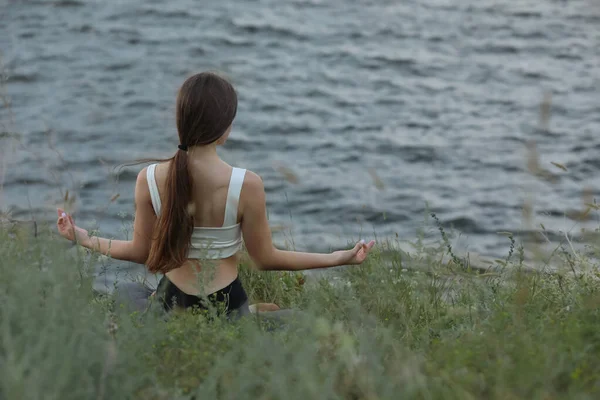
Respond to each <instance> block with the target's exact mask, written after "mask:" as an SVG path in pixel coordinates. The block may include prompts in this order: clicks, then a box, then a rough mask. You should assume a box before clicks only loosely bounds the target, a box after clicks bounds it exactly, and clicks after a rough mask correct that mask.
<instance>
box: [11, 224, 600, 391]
mask: <svg viewBox="0 0 600 400" xmlns="http://www.w3.org/2000/svg"><path fill="white" fill-rule="evenodd" d="M50 231H51V229H49V228H48V227H40V228H39V229H38V235H37V237H34V236H33V235H31V234H29V233H26V232H25V231H24V230H19V229H18V228H17V227H14V226H13V227H9V226H5V227H4V228H2V229H0V274H1V277H2V278H1V279H0V286H1V288H0V298H1V304H2V305H1V307H0V365H1V368H2V374H0V398H2V399H191V398H194V399H204V398H219V399H246V398H248V399H251V398H257V399H286V400H293V399H397V398H415V399H478V398H486V399H513V398H526V399H556V398H561V399H562V398H578V399H585V398H589V399H595V398H598V397H599V396H600V281H599V280H598V278H599V274H598V272H597V271H598V269H597V264H596V263H595V260H591V259H590V258H589V256H588V257H587V258H586V257H584V256H583V255H582V254H569V253H568V252H566V251H565V252H558V253H557V254H559V256H560V257H562V258H557V260H563V262H564V264H565V268H564V269H559V270H558V271H555V272H552V273H549V272H544V269H542V268H540V269H538V271H534V272H531V267H534V266H533V265H527V264H528V263H531V262H530V261H525V260H523V257H522V254H523V252H522V249H521V248H520V246H519V245H518V244H516V243H514V240H513V241H511V243H512V245H511V246H510V250H509V253H510V254H509V255H507V257H506V259H504V260H498V261H496V262H495V263H494V264H493V265H490V266H489V268H488V269H487V271H483V272H481V271H478V272H473V271H472V270H471V268H470V267H469V265H468V263H466V262H465V260H463V259H461V258H459V257H456V256H454V257H452V256H448V255H447V253H448V252H449V251H450V252H451V251H452V248H451V246H448V243H444V240H442V243H441V244H440V246H439V248H425V247H422V246H420V245H419V242H416V244H415V246H414V251H411V252H410V253H409V252H404V251H400V250H399V249H398V248H396V247H395V245H394V243H392V242H388V243H383V244H380V245H379V249H380V252H379V253H375V254H373V256H372V257H370V259H369V261H368V263H366V265H363V266H360V267H348V268H340V269H337V270H335V271H334V272H333V273H332V274H329V275H328V276H327V277H323V278H316V279H315V278H313V279H309V278H308V277H304V276H302V275H301V274H291V273H276V272H264V273H262V272H256V271H254V270H253V269H251V268H248V265H249V264H248V262H246V261H244V262H243V265H242V266H241V271H242V272H241V275H242V279H243V282H244V284H245V286H246V287H247V290H248V292H249V293H250V294H251V296H252V298H253V299H254V300H255V301H274V302H277V303H278V304H280V305H283V306H286V307H294V308H298V309H302V310H303V312H302V313H300V314H298V315H297V316H296V317H295V318H293V319H290V320H289V322H288V323H287V325H286V326H284V327H278V328H277V329H271V328H272V326H271V325H270V324H269V323H267V322H265V321H264V320H263V319H262V318H261V317H260V316H258V317H256V316H255V317H251V318H248V319H246V320H244V321H241V322H237V323H229V322H226V321H222V320H219V319H217V320H213V321H212V322H207V320H206V318H205V317H203V316H199V315H193V314H191V313H181V314H177V315H174V316H173V317H172V318H170V319H169V320H168V321H165V320H164V319H161V317H160V316H156V315H154V314H150V313H148V314H143V315H141V314H133V315H132V314H127V313H126V312H125V311H124V309H123V308H122V307H118V306H116V307H115V305H114V304H113V303H112V302H111V299H110V298H109V297H105V296H102V295H98V294H97V293H94V292H93V291H92V280H93V277H92V276H91V274H90V271H92V270H93V267H94V263H95V262H96V260H95V257H94V256H92V255H89V254H84V253H83V252H72V251H70V250H69V249H68V246H69V245H68V244H65V243H64V242H63V241H61V240H59V239H57V238H54V237H53V235H52V234H51V233H48V232H50ZM442 233H443V232H442ZM443 237H445V236H443ZM380 242H381V241H380ZM82 254H83V255H82ZM561 255H562V256H561ZM559 256H557V257H559ZM446 260H450V262H447V261H446ZM415 269H417V270H418V271H420V272H415ZM525 271H528V272H525Z"/></svg>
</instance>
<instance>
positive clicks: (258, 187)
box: [240, 170, 265, 209]
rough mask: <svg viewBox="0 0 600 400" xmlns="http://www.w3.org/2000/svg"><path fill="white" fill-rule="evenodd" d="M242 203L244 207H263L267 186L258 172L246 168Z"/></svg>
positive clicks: (241, 196)
mask: <svg viewBox="0 0 600 400" xmlns="http://www.w3.org/2000/svg"><path fill="white" fill-rule="evenodd" d="M240 203H241V205H242V208H246V209H252V208H255V207H261V206H263V205H264V203H265V186H264V184H263V180H262V178H261V177H260V176H259V175H258V174H256V173H254V172H252V171H250V170H246V175H245V177H244V183H243V185H242V193H241V195H240Z"/></svg>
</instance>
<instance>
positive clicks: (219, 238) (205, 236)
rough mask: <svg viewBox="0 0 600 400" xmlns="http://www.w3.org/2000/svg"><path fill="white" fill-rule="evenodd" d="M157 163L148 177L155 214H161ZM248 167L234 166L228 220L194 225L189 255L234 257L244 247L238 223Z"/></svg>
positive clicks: (212, 257)
mask: <svg viewBox="0 0 600 400" xmlns="http://www.w3.org/2000/svg"><path fill="white" fill-rule="evenodd" d="M155 168H156V164H152V165H150V166H148V170H147V173H146V177H147V178H148V188H149V189H150V197H151V198H152V207H154V212H155V213H156V215H157V216H158V215H160V208H161V202H160V195H159V193H158V186H157V185H156V178H155V176H154V169H155ZM245 175H246V170H245V169H241V168H233V171H231V179H230V181H229V189H228V191H227V202H226V203H225V219H224V220H223V226H222V227H220V228H207V227H194V231H193V233H192V241H191V247H190V251H189V253H188V258H196V259H197V258H202V259H209V260H219V259H223V258H227V257H231V256H232V255H234V254H235V253H237V252H238V251H239V250H241V248H242V229H241V226H240V224H238V223H237V213H238V204H239V202H240V193H241V191H242V184H243V183H244V177H245Z"/></svg>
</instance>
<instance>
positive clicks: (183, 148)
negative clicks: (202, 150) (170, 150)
mask: <svg viewBox="0 0 600 400" xmlns="http://www.w3.org/2000/svg"><path fill="white" fill-rule="evenodd" d="M177 148H179V150H183V151H187V150H188V148H187V146H186V145H185V144H180V145H179V146H177Z"/></svg>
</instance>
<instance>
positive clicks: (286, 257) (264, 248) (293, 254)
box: [240, 171, 375, 271]
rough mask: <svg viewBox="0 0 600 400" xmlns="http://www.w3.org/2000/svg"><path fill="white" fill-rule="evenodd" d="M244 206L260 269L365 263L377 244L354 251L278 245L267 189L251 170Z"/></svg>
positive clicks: (250, 246) (247, 238) (245, 227)
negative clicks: (323, 251) (310, 250)
mask: <svg viewBox="0 0 600 400" xmlns="http://www.w3.org/2000/svg"><path fill="white" fill-rule="evenodd" d="M240 203H241V205H242V207H241V208H242V210H241V211H242V234H243V236H244V242H245V244H246V249H247V250H248V254H249V255H250V257H251V258H252V260H253V261H254V262H255V263H256V264H257V266H258V267H259V268H260V269H264V270H283V271H297V270H306V269H313V268H328V267H336V266H339V265H347V264H361V263H362V262H363V261H364V260H365V259H366V258H367V255H368V253H369V251H370V250H371V248H372V247H373V245H374V244H375V241H371V242H369V243H368V244H365V243H364V241H361V242H359V243H357V244H356V246H354V248H353V249H350V250H342V251H335V252H333V253H329V254H321V253H303V252H298V251H285V250H279V249H277V248H275V246H274V245H273V242H272V239H271V228H270V227H269V222H268V220H267V209H266V199H265V189H264V185H263V182H262V180H261V179H260V177H259V176H258V175H256V174H254V173H252V172H250V171H248V172H247V174H246V178H245V179H244V185H243V187H242V194H241V198H240Z"/></svg>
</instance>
